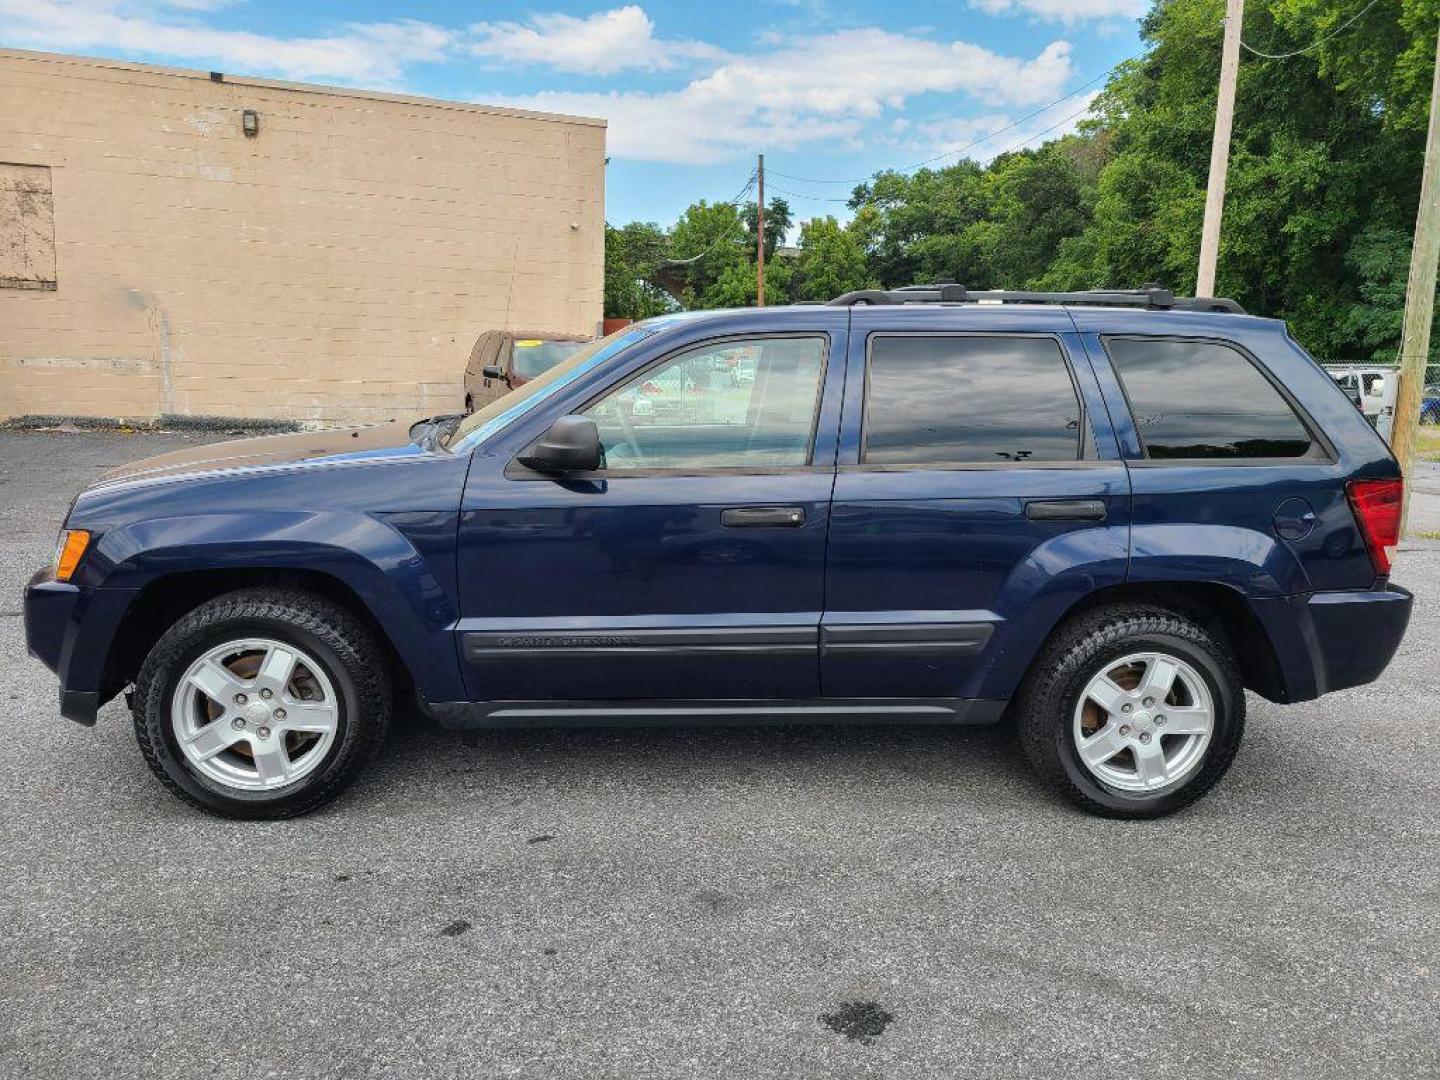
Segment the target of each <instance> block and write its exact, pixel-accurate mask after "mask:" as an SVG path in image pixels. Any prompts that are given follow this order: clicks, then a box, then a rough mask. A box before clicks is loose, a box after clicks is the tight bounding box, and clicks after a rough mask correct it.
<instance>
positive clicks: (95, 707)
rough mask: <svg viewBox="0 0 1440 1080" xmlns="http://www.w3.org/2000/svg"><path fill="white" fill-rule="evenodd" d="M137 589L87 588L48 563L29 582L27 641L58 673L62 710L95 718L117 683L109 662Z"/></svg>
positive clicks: (89, 720)
mask: <svg viewBox="0 0 1440 1080" xmlns="http://www.w3.org/2000/svg"><path fill="white" fill-rule="evenodd" d="M136 591H137V590H135V589H95V588H83V587H81V586H78V585H72V584H70V583H68V582H64V581H56V580H55V578H54V576H53V575H52V573H51V571H50V570H49V569H48V568H47V569H44V570H41V571H39V572H38V573H36V574H35V576H34V577H32V578H31V579H30V581H29V583H28V584H26V586H25V645H26V648H27V649H28V650H29V652H30V655H31V656H33V657H35V658H36V659H37V660H39V661H40V662H41V663H42V664H44V665H45V666H46V667H48V668H49V669H50V670H51V671H53V672H55V674H56V675H58V676H59V677H60V715H61V716H64V717H66V718H67V719H69V720H74V721H76V722H77V723H81V724H86V725H90V724H93V723H95V714H96V712H97V711H99V708H100V706H101V705H103V704H104V703H105V702H106V701H108V700H109V699H110V697H112V696H114V693H115V691H116V690H118V689H119V687H118V686H117V687H111V686H107V685H106V683H105V662H106V660H107V659H108V658H109V656H110V648H111V645H112V644H113V643H114V641H115V634H116V631H117V630H118V629H119V627H120V622H121V620H122V619H124V617H125V612H126V611H127V610H128V609H129V607H130V602H131V600H133V599H134V597H135V593H136Z"/></svg>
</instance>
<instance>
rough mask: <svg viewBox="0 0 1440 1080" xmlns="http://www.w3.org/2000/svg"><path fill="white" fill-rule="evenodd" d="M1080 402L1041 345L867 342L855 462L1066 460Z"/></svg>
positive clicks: (1016, 341) (1056, 351)
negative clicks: (861, 432)
mask: <svg viewBox="0 0 1440 1080" xmlns="http://www.w3.org/2000/svg"><path fill="white" fill-rule="evenodd" d="M1079 456H1080V403H1079V402H1078V401H1077V400H1076V397H1075V386H1074V384H1073V383H1072V382H1071V381H1070V372H1069V370H1068V369H1067V368H1066V367H1065V358H1064V357H1063V356H1062V355H1061V353H1060V346H1059V345H1058V344H1057V343H1056V342H1055V341H1053V340H1051V339H1048V338H1027V337H884V336H876V337H874V338H872V339H871V343H870V381H869V386H868V389H867V391H866V401H865V452H864V460H865V461H866V462H869V463H872V464H879V465H896V464H903V465H924V464H938V463H946V462H985V461H1073V460H1075V459H1076V458H1077V457H1079Z"/></svg>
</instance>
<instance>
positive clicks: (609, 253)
mask: <svg viewBox="0 0 1440 1080" xmlns="http://www.w3.org/2000/svg"><path fill="white" fill-rule="evenodd" d="M669 248H670V239H669V237H668V236H666V234H665V231H664V230H663V229H661V228H660V226H659V225H656V224H654V223H653V222H648V221H632V222H630V223H629V224H628V225H625V226H623V227H621V228H619V229H616V228H612V227H611V226H610V225H608V224H607V225H606V226H605V317H606V318H607V319H648V318H649V317H650V316H652V315H659V314H661V313H662V312H666V311H669V310H671V309H672V308H674V307H675V306H676V304H675V300H674V298H673V297H671V296H670V294H669V293H667V292H665V290H664V289H662V288H661V287H660V286H659V285H658V284H657V283H656V277H657V274H658V272H659V268H660V265H661V263H662V262H663V261H664V260H665V258H666V256H667V252H668V251H669Z"/></svg>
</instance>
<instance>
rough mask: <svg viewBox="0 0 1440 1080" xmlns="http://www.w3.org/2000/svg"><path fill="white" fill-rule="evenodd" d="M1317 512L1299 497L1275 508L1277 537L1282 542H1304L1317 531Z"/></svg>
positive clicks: (1287, 500)
mask: <svg viewBox="0 0 1440 1080" xmlns="http://www.w3.org/2000/svg"><path fill="white" fill-rule="evenodd" d="M1315 521H1316V518H1315V510H1314V509H1313V508H1312V507H1311V505H1310V504H1309V503H1308V502H1306V501H1305V500H1304V499H1301V498H1299V497H1295V498H1291V499H1286V500H1285V501H1284V502H1282V503H1281V504H1280V505H1279V506H1277V507H1276V508H1275V535H1276V536H1278V537H1280V538H1281V539H1282V540H1304V539H1305V538H1306V537H1307V536H1309V535H1310V534H1311V532H1313V531H1314V529H1315Z"/></svg>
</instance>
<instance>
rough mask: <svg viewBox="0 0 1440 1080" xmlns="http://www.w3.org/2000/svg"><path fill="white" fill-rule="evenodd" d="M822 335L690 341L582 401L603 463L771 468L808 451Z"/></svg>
mask: <svg viewBox="0 0 1440 1080" xmlns="http://www.w3.org/2000/svg"><path fill="white" fill-rule="evenodd" d="M824 366H825V339H824V338H820V337H807V338H753V339H750V340H745V341H726V342H719V343H716V344H714V345H708V346H704V347H701V348H698V349H692V350H690V351H689V352H685V353H682V354H680V355H679V356H676V357H672V358H671V359H669V360H666V361H665V362H663V363H661V364H659V365H657V366H656V367H653V368H650V369H648V370H647V371H645V372H644V373H642V374H641V375H639V376H637V377H636V378H634V379H632V380H631V381H630V382H628V383H626V384H625V385H623V386H621V387H620V388H619V389H617V390H612V391H610V393H608V394H606V395H605V396H604V397H603V398H601V399H600V400H599V401H597V402H596V403H595V404H594V405H592V406H590V408H588V409H586V410H585V415H586V416H589V417H592V418H593V419H594V420H595V423H596V425H597V426H598V427H599V428H600V443H601V445H602V447H603V448H604V451H605V468H607V469H716V468H773V467H777V466H788V465H805V464H808V463H809V461H810V442H811V436H812V435H813V433H814V431H815V412H816V409H817V407H818V405H819V399H820V376H821V372H822V371H823V370H824Z"/></svg>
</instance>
